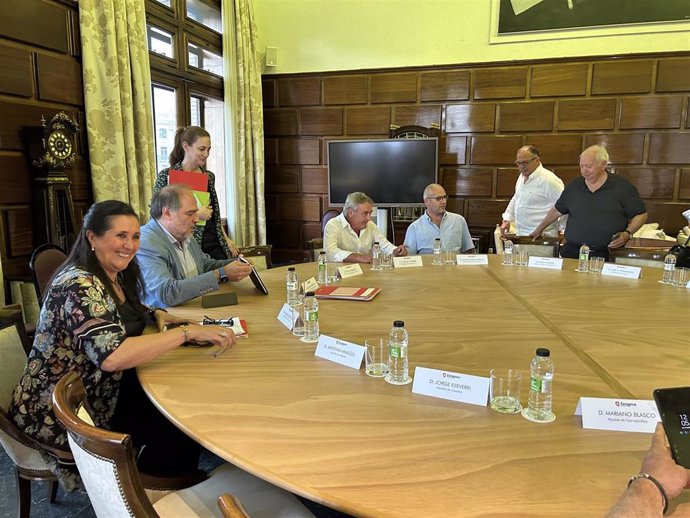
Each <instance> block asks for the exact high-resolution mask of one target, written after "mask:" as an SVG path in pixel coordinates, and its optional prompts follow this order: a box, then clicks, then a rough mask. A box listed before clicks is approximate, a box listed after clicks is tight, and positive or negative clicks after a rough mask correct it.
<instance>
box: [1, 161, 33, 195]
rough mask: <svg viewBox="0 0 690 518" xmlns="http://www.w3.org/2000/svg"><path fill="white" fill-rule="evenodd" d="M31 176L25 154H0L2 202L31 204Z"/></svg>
mask: <svg viewBox="0 0 690 518" xmlns="http://www.w3.org/2000/svg"><path fill="white" fill-rule="evenodd" d="M31 178H32V175H31V171H30V170H29V164H28V163H27V160H26V158H24V156H23V155H15V156H0V204H8V205H12V204H16V203H25V204H27V205H28V204H30V203H31V201H32V200H31V192H32V191H31V188H32V185H31Z"/></svg>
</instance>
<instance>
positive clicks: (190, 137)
mask: <svg viewBox="0 0 690 518" xmlns="http://www.w3.org/2000/svg"><path fill="white" fill-rule="evenodd" d="M199 137H209V138H211V135H209V133H208V131H206V130H205V129H204V128H201V127H199V126H187V127H186V128H178V129H177V131H176V132H175V145H174V146H173V149H172V151H171V152H170V155H169V156H168V161H169V162H170V167H175V164H177V163H178V162H182V159H183V158H184V148H183V147H182V144H183V143H184V142H186V143H187V144H189V145H190V146H191V145H192V144H194V143H195V142H196V139H198V138H199Z"/></svg>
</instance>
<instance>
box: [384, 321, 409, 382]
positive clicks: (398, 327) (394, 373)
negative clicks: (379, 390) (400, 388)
mask: <svg viewBox="0 0 690 518" xmlns="http://www.w3.org/2000/svg"><path fill="white" fill-rule="evenodd" d="M407 341H408V337H407V330H406V329H405V322H403V321H402V320H396V321H395V322H393V328H392V329H391V332H390V335H389V336H388V374H386V381H387V382H388V383H392V384H394V385H404V384H405V383H408V382H409V380H410V377H409V375H408V364H407Z"/></svg>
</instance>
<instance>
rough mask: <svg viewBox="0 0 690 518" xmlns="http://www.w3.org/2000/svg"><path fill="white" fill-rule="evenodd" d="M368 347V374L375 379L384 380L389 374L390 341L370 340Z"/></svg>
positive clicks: (383, 339)
mask: <svg viewBox="0 0 690 518" xmlns="http://www.w3.org/2000/svg"><path fill="white" fill-rule="evenodd" d="M364 347H366V355H365V361H366V370H365V372H366V374H367V376H371V377H373V378H383V377H384V376H385V375H386V374H387V373H388V339H387V338H369V339H367V340H365V341H364Z"/></svg>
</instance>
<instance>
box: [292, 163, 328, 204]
mask: <svg viewBox="0 0 690 518" xmlns="http://www.w3.org/2000/svg"><path fill="white" fill-rule="evenodd" d="M299 186H300V192H305V193H313V194H327V193H328V169H327V168H326V167H302V168H300V178H299ZM324 206H325V205H324Z"/></svg>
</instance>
